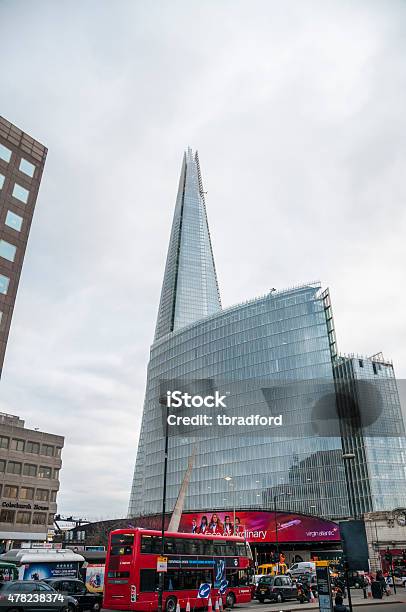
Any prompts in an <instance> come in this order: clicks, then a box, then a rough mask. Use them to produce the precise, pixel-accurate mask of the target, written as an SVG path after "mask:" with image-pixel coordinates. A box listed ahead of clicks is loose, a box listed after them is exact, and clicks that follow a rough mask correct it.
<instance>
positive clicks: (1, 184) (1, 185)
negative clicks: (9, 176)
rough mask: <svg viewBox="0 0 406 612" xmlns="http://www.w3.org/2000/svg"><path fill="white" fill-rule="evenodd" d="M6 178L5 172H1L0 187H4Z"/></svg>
mask: <svg viewBox="0 0 406 612" xmlns="http://www.w3.org/2000/svg"><path fill="white" fill-rule="evenodd" d="M5 180H6V177H5V176H4V174H0V189H3V185H4V181H5Z"/></svg>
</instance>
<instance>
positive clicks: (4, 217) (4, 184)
mask: <svg viewBox="0 0 406 612" xmlns="http://www.w3.org/2000/svg"><path fill="white" fill-rule="evenodd" d="M46 155H47V149H46V148H45V147H44V146H43V145H42V144H40V143H39V142H37V141H36V140H34V139H33V138H31V136H29V135H28V134H26V133H24V132H23V131H22V130H20V129H19V128H17V127H16V126H15V125H13V124H11V123H10V122H9V121H7V120H6V119H4V118H3V117H0V376H1V371H2V368H3V362H4V356H5V352H6V347H7V340H8V335H9V331H10V325H11V319H12V316H13V310H14V304H15V300H16V295H17V290H18V284H19V281H20V275H21V269H22V265H23V261H24V255H25V250H26V247H27V241H28V236H29V233H30V227H31V222H32V217H33V214H34V209H35V204H36V201H37V196H38V190H39V186H40V183H41V177H42V173H43V170H44V164H45V159H46Z"/></svg>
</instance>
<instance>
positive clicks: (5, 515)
mask: <svg viewBox="0 0 406 612" xmlns="http://www.w3.org/2000/svg"><path fill="white" fill-rule="evenodd" d="M14 516H15V511H14V510H2V511H1V512H0V523H14Z"/></svg>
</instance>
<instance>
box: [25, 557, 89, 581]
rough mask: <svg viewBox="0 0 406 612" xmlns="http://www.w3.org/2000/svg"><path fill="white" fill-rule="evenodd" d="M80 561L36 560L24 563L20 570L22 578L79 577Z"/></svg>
mask: <svg viewBox="0 0 406 612" xmlns="http://www.w3.org/2000/svg"><path fill="white" fill-rule="evenodd" d="M78 571H79V563H78V562H75V561H72V562H57V561H55V562H36V563H24V564H23V565H21V567H20V568H19V570H18V574H19V579H20V580H45V579H46V578H61V577H63V578H77V576H78Z"/></svg>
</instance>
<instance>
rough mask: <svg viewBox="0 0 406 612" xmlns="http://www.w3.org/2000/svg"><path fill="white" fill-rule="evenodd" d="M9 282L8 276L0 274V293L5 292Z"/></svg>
mask: <svg viewBox="0 0 406 612" xmlns="http://www.w3.org/2000/svg"><path fill="white" fill-rule="evenodd" d="M9 283H10V279H9V278H8V276H4V274H0V293H2V294H3V295H6V294H7V291H8V286H9Z"/></svg>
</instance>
